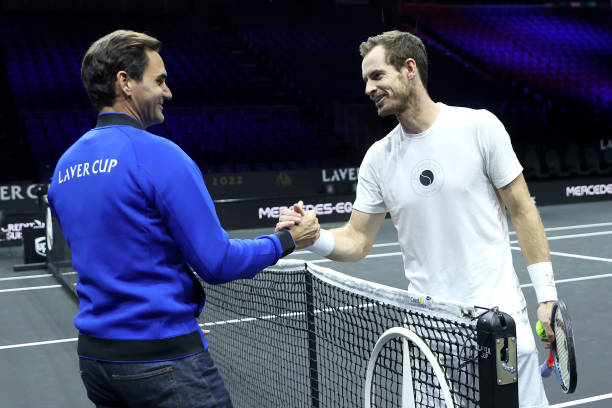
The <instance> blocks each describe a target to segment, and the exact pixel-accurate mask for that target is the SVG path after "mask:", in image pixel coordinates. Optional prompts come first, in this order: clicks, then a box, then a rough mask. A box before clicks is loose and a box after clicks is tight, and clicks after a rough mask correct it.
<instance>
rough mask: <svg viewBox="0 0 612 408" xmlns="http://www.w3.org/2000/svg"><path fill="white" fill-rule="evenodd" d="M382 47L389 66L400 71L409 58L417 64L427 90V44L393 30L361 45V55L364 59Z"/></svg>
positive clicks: (410, 35) (412, 36)
mask: <svg viewBox="0 0 612 408" xmlns="http://www.w3.org/2000/svg"><path fill="white" fill-rule="evenodd" d="M378 45H382V46H383V47H384V49H385V60H386V62H387V64H389V65H393V66H394V67H395V69H397V70H398V71H399V70H400V69H401V68H402V67H403V66H404V62H405V61H406V59H408V58H412V59H414V61H415V62H416V66H417V70H418V71H419V76H420V77H421V82H422V83H423V86H424V87H425V89H427V75H428V72H427V70H428V67H427V51H426V50H425V44H423V41H421V39H420V38H419V37H417V36H416V35H413V34H410V33H406V32H402V31H398V30H393V31H386V32H384V33H382V34H379V35H377V36H374V37H370V38H368V39H367V41H364V42H362V43H361V45H359V53H360V54H361V57H362V58H364V57H365V56H366V55H367V54H368V53H369V52H370V51H372V49H373V48H374V47H376V46H378Z"/></svg>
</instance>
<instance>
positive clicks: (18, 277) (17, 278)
mask: <svg viewBox="0 0 612 408" xmlns="http://www.w3.org/2000/svg"><path fill="white" fill-rule="evenodd" d="M62 275H76V272H63V273H62ZM51 276H53V275H52V274H50V273H45V274H42V275H23V276H11V277H9V278H0V282H2V281H12V280H22V279H37V278H47V277H51Z"/></svg>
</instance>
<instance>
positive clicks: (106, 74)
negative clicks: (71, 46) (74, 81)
mask: <svg viewBox="0 0 612 408" xmlns="http://www.w3.org/2000/svg"><path fill="white" fill-rule="evenodd" d="M147 49H150V50H152V51H157V52H159V50H160V49H161V42H160V41H159V40H157V39H156V38H153V37H151V36H149V35H147V34H143V33H138V32H136V31H129V30H117V31H114V32H112V33H110V34H107V35H105V36H104V37H102V38H100V39H99V40H97V41H96V42H94V43H93V44H91V46H90V47H89V49H88V50H87V52H86V53H85V56H84V57H83V62H82V64H81V79H82V81H83V85H84V86H85V91H87V95H88V96H89V100H90V101H91V103H92V104H93V106H94V107H95V108H96V109H97V110H100V109H102V108H103V107H104V106H112V105H113V103H115V97H116V95H115V80H116V75H117V72H119V71H125V72H127V74H128V75H129V76H130V77H132V78H134V79H135V80H136V81H141V80H142V74H143V73H144V70H145V68H146V67H147V64H148V63H149V57H148V56H147V53H146V50H147Z"/></svg>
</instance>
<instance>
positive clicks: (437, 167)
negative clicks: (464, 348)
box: [353, 103, 526, 313]
mask: <svg viewBox="0 0 612 408" xmlns="http://www.w3.org/2000/svg"><path fill="white" fill-rule="evenodd" d="M439 106H440V113H439V115H438V117H437V118H436V120H435V122H434V123H433V125H432V126H431V127H430V128H429V129H427V130H426V131H425V132H423V133H419V134H407V133H405V132H404V131H403V129H402V127H401V125H399V124H398V126H397V127H396V128H395V129H393V130H392V131H391V132H390V133H389V134H388V135H387V136H386V137H384V138H383V139H381V140H379V141H377V142H376V143H374V144H373V145H372V146H371V147H370V149H369V150H368V152H367V153H366V155H365V157H364V159H363V163H362V164H361V168H360V170H359V182H358V184H357V197H356V200H355V204H354V205H353V208H355V209H357V210H359V211H362V212H365V213H370V214H373V213H382V212H389V213H390V214H391V219H392V220H393V224H394V225H395V228H396V229H397V231H398V236H399V243H400V246H401V249H402V256H403V260H404V270H405V273H406V277H407V278H408V280H409V281H410V284H409V290H411V291H414V292H418V293H423V294H428V295H433V296H437V297H442V298H446V299H452V300H456V301H461V302H466V303H470V304H473V305H477V306H483V307H493V306H499V308H500V310H503V311H505V312H506V313H513V312H516V311H518V310H521V309H523V308H524V307H525V305H526V303H525V298H524V297H523V293H522V291H521V289H520V286H519V282H518V278H517V277H516V273H515V271H514V267H513V265H512V254H511V250H510V243H509V237H508V224H507V221H506V214H505V209H504V208H503V204H501V201H500V198H499V197H498V195H497V192H496V188H501V187H504V186H506V185H507V184H509V183H510V182H511V181H513V180H514V179H515V178H516V177H518V176H519V175H520V173H521V172H522V170H523V168H522V167H521V165H520V163H519V162H518V160H517V158H516V154H515V153H514V151H513V149H512V145H511V143H510V137H509V136H508V133H507V132H506V130H505V129H504V126H503V125H502V124H501V122H500V121H499V120H498V119H497V118H496V117H495V115H493V114H492V113H490V112H488V111H486V110H473V109H467V108H459V107H451V106H446V105H444V104H441V103H440V104H439Z"/></svg>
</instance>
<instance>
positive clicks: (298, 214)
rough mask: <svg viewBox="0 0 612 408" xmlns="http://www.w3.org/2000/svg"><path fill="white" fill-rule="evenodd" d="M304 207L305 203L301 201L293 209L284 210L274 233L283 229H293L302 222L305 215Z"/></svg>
mask: <svg viewBox="0 0 612 408" xmlns="http://www.w3.org/2000/svg"><path fill="white" fill-rule="evenodd" d="M303 206H304V202H303V201H301V200H300V201H299V202H297V203H295V204H293V205H292V206H291V207H289V208H285V209H283V210H282V211H281V215H280V217H279V219H278V222H277V223H276V228H275V229H274V231H275V232H278V231H280V230H282V229H286V228H291V227H293V226H294V225H298V224H299V223H300V222H302V216H303V215H304V209H303V208H302V207H303Z"/></svg>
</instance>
